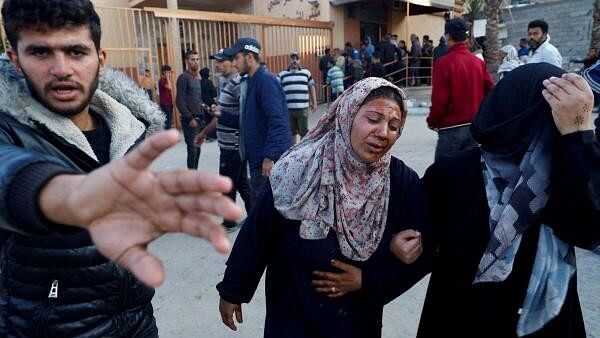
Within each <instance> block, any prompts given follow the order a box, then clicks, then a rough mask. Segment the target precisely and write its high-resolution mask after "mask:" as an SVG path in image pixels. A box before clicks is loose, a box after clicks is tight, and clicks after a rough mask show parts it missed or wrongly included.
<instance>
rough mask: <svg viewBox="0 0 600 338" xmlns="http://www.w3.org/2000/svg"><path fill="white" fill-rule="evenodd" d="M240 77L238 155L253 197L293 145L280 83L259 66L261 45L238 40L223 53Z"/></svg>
mask: <svg viewBox="0 0 600 338" xmlns="http://www.w3.org/2000/svg"><path fill="white" fill-rule="evenodd" d="M225 54H227V55H233V63H234V65H235V67H236V68H237V70H238V71H239V73H240V74H241V75H246V74H247V75H248V78H247V80H245V81H242V83H241V93H240V155H241V158H242V161H247V163H248V166H249V168H250V186H251V188H252V193H253V195H254V196H255V197H256V196H258V194H259V193H260V192H261V190H262V188H263V186H264V185H265V184H266V183H267V182H268V177H269V175H270V174H271V169H272V168H273V164H275V161H277V160H278V159H279V157H280V156H281V155H282V154H283V153H284V152H285V151H286V150H287V149H288V148H289V147H290V146H291V145H292V135H291V133H290V121H289V117H288V108H287V101H286V99H285V93H284V92H283V88H282V87H281V83H280V82H279V80H277V78H276V77H275V76H274V75H273V74H271V73H270V72H268V71H266V70H265V68H264V67H262V66H261V65H260V56H259V55H260V44H259V43H258V41H256V39H254V38H240V39H238V40H237V41H236V43H235V44H234V45H233V46H231V47H230V48H228V49H227V50H225Z"/></svg>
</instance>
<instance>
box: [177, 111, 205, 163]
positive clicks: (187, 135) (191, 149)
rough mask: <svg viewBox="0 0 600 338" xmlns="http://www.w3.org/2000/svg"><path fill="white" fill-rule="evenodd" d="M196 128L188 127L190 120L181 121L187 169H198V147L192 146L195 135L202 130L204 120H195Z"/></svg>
mask: <svg viewBox="0 0 600 338" xmlns="http://www.w3.org/2000/svg"><path fill="white" fill-rule="evenodd" d="M196 122H197V123H198V127H196V128H192V127H190V120H188V119H181V129H183V138H184V139H185V144H186V145H187V167H188V169H198V161H199V160H200V147H197V146H196V145H195V144H194V139H195V138H196V135H198V133H200V131H201V130H202V129H203V128H204V120H203V119H200V118H197V119H196Z"/></svg>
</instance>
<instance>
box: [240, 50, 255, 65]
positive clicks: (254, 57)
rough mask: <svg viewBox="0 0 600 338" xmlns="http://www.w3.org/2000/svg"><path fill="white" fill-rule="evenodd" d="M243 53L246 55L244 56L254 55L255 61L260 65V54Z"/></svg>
mask: <svg viewBox="0 0 600 338" xmlns="http://www.w3.org/2000/svg"><path fill="white" fill-rule="evenodd" d="M241 53H242V54H244V56H246V55H252V56H253V57H254V60H256V62H259V63H260V56H259V55H258V54H256V53H254V52H249V51H247V50H245V51H242V52H241Z"/></svg>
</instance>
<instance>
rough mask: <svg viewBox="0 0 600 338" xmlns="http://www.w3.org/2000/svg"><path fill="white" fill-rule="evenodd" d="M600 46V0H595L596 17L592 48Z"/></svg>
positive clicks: (593, 27)
mask: <svg viewBox="0 0 600 338" xmlns="http://www.w3.org/2000/svg"><path fill="white" fill-rule="evenodd" d="M598 47H600V0H595V1H594V19H593V25H592V41H591V42H590V48H598Z"/></svg>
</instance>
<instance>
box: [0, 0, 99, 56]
mask: <svg viewBox="0 0 600 338" xmlns="http://www.w3.org/2000/svg"><path fill="white" fill-rule="evenodd" d="M2 19H4V31H5V32H6V36H7V38H8V41H9V42H10V45H11V46H12V47H13V48H14V49H15V52H16V49H17V44H18V42H19V33H20V32H21V31H23V30H26V29H32V30H36V31H41V30H45V29H61V28H66V27H67V28H68V27H82V26H87V27H88V28H89V29H90V36H91V38H92V41H93V42H94V45H95V46H96V50H97V51H99V50H100V40H101V37H102V30H101V28H100V17H99V16H98V13H96V10H94V5H93V4H92V2H91V1H90V0H6V1H4V4H3V5H2Z"/></svg>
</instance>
